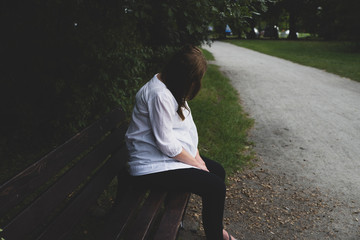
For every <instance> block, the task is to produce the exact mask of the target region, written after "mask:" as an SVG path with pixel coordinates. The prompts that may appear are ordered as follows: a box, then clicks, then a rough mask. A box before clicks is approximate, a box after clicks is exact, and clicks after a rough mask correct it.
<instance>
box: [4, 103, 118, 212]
mask: <svg viewBox="0 0 360 240" xmlns="http://www.w3.org/2000/svg"><path fill="white" fill-rule="evenodd" d="M124 116H125V115H124V113H123V111H122V110H121V109H116V110H114V111H112V112H111V113H110V114H108V115H107V116H106V117H104V118H103V119H101V120H99V121H97V122H95V123H94V124H92V125H91V126H89V127H88V128H86V129H84V130H83V131H82V132H80V133H79V134H77V135H75V136H74V137H72V138H71V139H70V140H68V141H67V142H65V143H64V144H62V145H61V146H59V147H58V148H56V149H55V150H54V151H52V152H50V153H49V154H47V155H46V156H44V157H43V158H42V159H40V160H39V161H37V162H36V163H34V164H32V165H31V166H29V167H28V168H27V169H25V170H24V171H22V172H21V173H19V174H18V175H16V176H15V177H13V178H12V179H10V180H9V181H7V182H6V183H4V184H3V185H1V186H0V216H2V215H4V214H5V213H6V212H7V211H8V210H9V209H12V208H13V207H14V206H16V205H17V204H19V203H20V202H21V201H22V200H24V198H25V197H27V195H28V194H30V193H31V192H33V191H34V190H36V189H38V188H39V187H40V186H41V185H42V184H43V183H45V182H47V181H48V180H49V179H50V178H52V177H53V176H54V175H55V174H56V173H57V172H58V171H59V170H60V169H62V168H63V167H64V166H65V165H66V164H67V163H68V162H69V161H71V160H73V159H74V158H75V157H77V156H78V155H79V154H80V153H82V152H83V151H85V150H86V149H88V148H89V146H91V145H93V144H95V143H96V142H97V141H98V140H99V139H100V138H101V137H102V136H103V135H104V134H105V133H106V132H108V131H110V130H112V129H114V128H115V126H116V125H117V124H118V123H119V122H120V121H123V119H124Z"/></svg>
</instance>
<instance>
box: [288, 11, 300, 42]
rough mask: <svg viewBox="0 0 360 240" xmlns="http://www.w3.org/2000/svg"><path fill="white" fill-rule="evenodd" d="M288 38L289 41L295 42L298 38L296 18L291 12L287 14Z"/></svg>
mask: <svg viewBox="0 0 360 240" xmlns="http://www.w3.org/2000/svg"><path fill="white" fill-rule="evenodd" d="M289 31H290V32H289V36H288V39H290V40H297V39H298V37H297V35H296V16H295V14H294V13H293V12H289Z"/></svg>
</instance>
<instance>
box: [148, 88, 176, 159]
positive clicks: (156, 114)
mask: <svg viewBox="0 0 360 240" xmlns="http://www.w3.org/2000/svg"><path fill="white" fill-rule="evenodd" d="M148 104H149V105H148V106H149V117H150V124H151V128H152V131H153V133H154V137H155V142H156V145H157V147H158V148H159V150H160V151H161V152H162V153H164V154H165V155H167V156H169V157H175V156H176V155H178V154H180V153H181V151H182V145H181V143H180V141H178V140H177V139H176V138H175V136H174V132H173V121H174V118H175V117H177V116H176V112H174V109H176V106H175V105H174V100H173V99H171V98H170V96H167V95H166V94H165V93H162V94H158V95H155V96H154V97H153V98H152V99H150V101H149V102H148Z"/></svg>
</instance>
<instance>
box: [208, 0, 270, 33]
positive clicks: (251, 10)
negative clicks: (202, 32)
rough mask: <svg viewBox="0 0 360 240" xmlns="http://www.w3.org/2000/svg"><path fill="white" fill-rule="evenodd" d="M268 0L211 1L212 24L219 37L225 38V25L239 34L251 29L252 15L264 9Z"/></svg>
mask: <svg viewBox="0 0 360 240" xmlns="http://www.w3.org/2000/svg"><path fill="white" fill-rule="evenodd" d="M267 1H268V0H237V1H233V0H224V1H216V0H214V3H213V7H212V9H213V13H214V14H215V15H214V18H213V19H214V20H213V22H212V25H213V26H214V30H215V32H216V33H217V34H218V36H219V38H225V26H226V25H227V24H229V25H230V28H231V29H232V31H233V33H234V34H236V35H239V36H241V34H242V32H249V31H250V30H251V29H252V27H253V26H252V22H253V21H252V20H253V17H254V16H256V15H258V14H259V13H258V12H259V11H266V5H265V3H266V2H267Z"/></svg>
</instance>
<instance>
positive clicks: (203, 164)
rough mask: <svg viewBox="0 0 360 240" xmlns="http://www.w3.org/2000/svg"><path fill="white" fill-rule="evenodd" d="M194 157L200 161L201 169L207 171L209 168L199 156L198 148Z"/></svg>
mask: <svg viewBox="0 0 360 240" xmlns="http://www.w3.org/2000/svg"><path fill="white" fill-rule="evenodd" d="M195 159H196V161H198V162H199V163H200V166H201V169H202V170H204V171H207V172H209V169H207V167H206V164H205V162H204V160H203V159H202V158H201V156H200V154H199V150H197V152H196V156H195Z"/></svg>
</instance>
